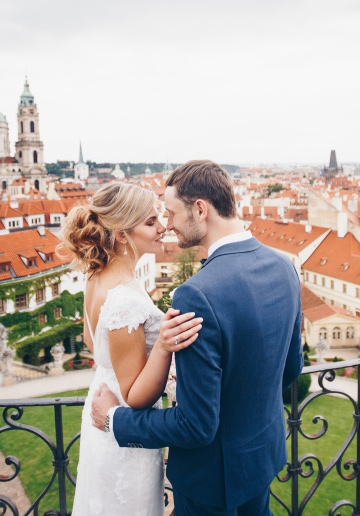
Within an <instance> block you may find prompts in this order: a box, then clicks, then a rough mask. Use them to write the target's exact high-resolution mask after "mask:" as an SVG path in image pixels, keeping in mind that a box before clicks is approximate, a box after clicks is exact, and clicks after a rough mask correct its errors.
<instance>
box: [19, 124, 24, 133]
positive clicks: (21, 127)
mask: <svg viewBox="0 0 360 516" xmlns="http://www.w3.org/2000/svg"><path fill="white" fill-rule="evenodd" d="M20 132H22V133H23V132H24V122H20Z"/></svg>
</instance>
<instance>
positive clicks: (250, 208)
mask: <svg viewBox="0 0 360 516" xmlns="http://www.w3.org/2000/svg"><path fill="white" fill-rule="evenodd" d="M253 211H254V210H253V205H252V204H250V206H249V214H250V215H252V214H253Z"/></svg>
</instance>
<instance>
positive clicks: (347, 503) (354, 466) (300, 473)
mask: <svg viewBox="0 0 360 516" xmlns="http://www.w3.org/2000/svg"><path fill="white" fill-rule="evenodd" d="M345 367H353V368H356V369H357V371H358V373H360V371H359V369H360V359H356V360H351V361H346V362H336V363H331V364H324V365H318V366H311V367H305V368H304V369H303V372H302V374H309V373H319V374H318V384H319V390H317V391H316V392H313V393H311V394H310V395H309V396H307V397H306V398H305V399H304V400H303V401H302V402H301V403H300V404H299V403H298V385H297V382H294V384H293V385H292V387H291V391H292V392H291V407H285V414H286V417H287V432H286V435H287V439H288V440H289V460H288V463H287V468H286V471H285V473H283V474H281V475H278V476H277V481H278V482H279V484H278V485H281V484H285V483H289V490H291V498H290V503H286V502H285V501H284V500H282V499H281V497H280V496H279V495H278V494H276V485H275V488H274V490H272V491H271V495H272V498H273V502H272V505H273V506H275V507H276V506H277V507H278V508H279V510H280V508H281V514H287V515H288V516H301V515H303V514H304V511H305V509H306V508H307V506H308V503H309V502H310V500H312V497H313V495H314V493H315V492H316V491H317V490H318V488H319V486H320V485H321V484H322V482H323V481H324V479H325V478H326V477H327V475H328V474H329V473H330V471H336V473H337V477H338V479H339V480H340V481H343V482H354V493H355V494H354V499H351V500H347V499H341V500H338V501H336V502H335V503H333V504H332V506H331V507H324V508H323V509H324V514H329V515H330V516H341V509H342V508H345V507H347V508H350V509H351V510H352V516H360V478H359V471H360V432H359V423H360V411H359V404H358V400H359V395H360V387H359V385H360V384H359V380H358V381H357V382H356V385H357V399H356V400H355V399H354V397H353V396H350V395H349V394H347V393H346V392H342V391H340V390H336V389H331V388H329V386H328V384H331V383H332V382H333V381H334V380H335V378H336V371H337V370H338V369H344V368H345ZM325 381H326V382H328V383H327V384H326V383H325ZM332 394H338V395H341V396H342V397H344V398H346V399H348V400H349V402H350V406H351V410H352V418H353V423H352V427H351V429H350V431H349V433H348V435H346V436H344V440H343V442H342V444H341V446H340V447H339V449H338V450H337V451H335V453H334V455H333V457H332V459H331V460H330V461H328V463H327V464H323V462H322V460H321V459H320V458H319V457H316V456H315V455H314V454H313V453H308V452H307V453H304V454H303V455H301V456H299V439H302V440H305V441H315V440H317V439H322V438H323V437H324V436H326V435H327V433H328V428H329V423H328V421H327V419H326V418H325V417H324V416H322V415H319V414H315V415H314V416H313V417H312V420H311V421H312V424H313V425H314V427H316V431H315V432H314V433H309V432H307V431H305V430H304V428H303V417H304V412H305V410H306V411H309V410H310V408H309V407H311V406H312V405H311V404H312V402H313V401H314V400H316V399H318V398H320V397H322V396H328V395H332ZM84 400H85V398H80V397H77V398H41V399H19V400H0V407H3V408H4V410H3V420H4V422H5V425H4V426H2V427H1V428H0V435H1V434H3V433H4V432H10V431H22V432H30V433H31V434H34V435H35V436H36V437H38V438H39V439H40V440H41V441H42V442H43V443H44V444H45V446H47V447H48V448H49V450H50V452H51V455H52V466H53V472H52V474H51V478H50V479H49V481H48V483H47V485H46V486H45V488H44V489H43V490H42V491H41V493H39V494H38V496H37V498H36V500H35V501H33V502H32V503H31V505H30V507H28V508H27V509H26V511H25V512H24V513H23V514H22V515H20V514H19V510H18V508H17V507H16V505H15V503H14V501H13V500H11V499H10V498H9V497H8V496H7V495H5V494H2V491H3V490H2V489H1V486H2V485H3V486H4V485H5V483H10V482H11V481H13V480H14V479H15V478H17V477H18V476H19V474H20V472H21V464H20V461H19V459H18V458H17V457H16V456H15V455H8V456H7V457H5V464H6V465H8V466H12V469H13V472H12V473H10V474H7V475H5V474H2V473H1V469H2V466H1V464H0V516H8V515H11V516H28V515H30V514H31V515H34V516H39V504H40V502H41V501H42V500H43V499H44V497H45V495H46V494H47V493H48V491H49V489H50V488H51V486H52V485H53V484H54V483H55V481H57V486H58V499H59V509H48V510H47V511H46V512H45V513H44V516H70V515H71V510H70V511H69V508H68V507H67V497H66V478H67V479H68V480H69V481H70V482H71V484H73V485H75V484H76V479H75V478H74V476H73V474H72V473H71V471H70V469H69V459H70V456H71V451H72V447H73V445H74V443H75V442H76V441H77V440H78V439H79V437H80V433H77V434H76V435H75V436H74V437H73V438H72V439H70V441H69V442H68V443H67V445H66V446H65V445H64V435H63V408H64V407H65V406H67V407H68V406H82V405H83V404H84ZM41 406H52V407H53V409H54V425H55V440H53V439H51V438H50V437H49V435H47V434H46V433H45V432H43V431H42V430H41V429H40V428H36V427H34V426H31V425H26V424H24V423H21V420H22V416H23V414H24V411H26V409H27V408H28V407H41ZM353 442H355V444H356V457H352V458H350V459H347V460H345V459H344V456H345V453H346V452H347V451H348V450H349V447H350V445H351V443H353ZM0 450H1V446H0ZM14 453H16V450H14ZM302 479H307V480H308V479H310V480H311V479H313V481H312V484H311V485H310V487H308V489H307V492H306V493H305V494H304V495H302V496H300V494H299V493H300V489H299V486H300V483H301V482H302ZM272 487H274V484H273V486H272ZM171 491H172V487H171V486H170V485H169V484H166V485H165V494H164V497H165V505H168V503H169V496H168V493H170V492H171ZM273 510H274V511H275V512H274V514H276V508H275V509H273ZM347 510H349V509H347ZM171 515H172V516H175V511H174V510H173V512H172V513H171Z"/></svg>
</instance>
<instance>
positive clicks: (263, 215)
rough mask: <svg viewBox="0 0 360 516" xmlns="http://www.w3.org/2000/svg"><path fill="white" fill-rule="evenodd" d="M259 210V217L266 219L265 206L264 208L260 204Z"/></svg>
mask: <svg viewBox="0 0 360 516" xmlns="http://www.w3.org/2000/svg"><path fill="white" fill-rule="evenodd" d="M260 212H261V218H262V220H265V219H266V217H265V208H264V206H261V210H260Z"/></svg>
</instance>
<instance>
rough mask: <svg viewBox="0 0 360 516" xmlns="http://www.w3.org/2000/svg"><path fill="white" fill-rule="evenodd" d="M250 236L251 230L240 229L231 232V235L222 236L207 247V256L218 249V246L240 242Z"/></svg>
mask: <svg viewBox="0 0 360 516" xmlns="http://www.w3.org/2000/svg"><path fill="white" fill-rule="evenodd" d="M251 237H252V234H251V231H241V233H233V234H232V235H228V236H226V237H222V238H220V239H219V240H216V242H214V243H213V244H211V246H210V247H209V250H208V255H209V258H210V256H211V255H212V254H213V252H214V251H216V249H218V247H221V246H222V245H225V244H232V243H234V242H242V241H243V240H248V239H249V238H251Z"/></svg>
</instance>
